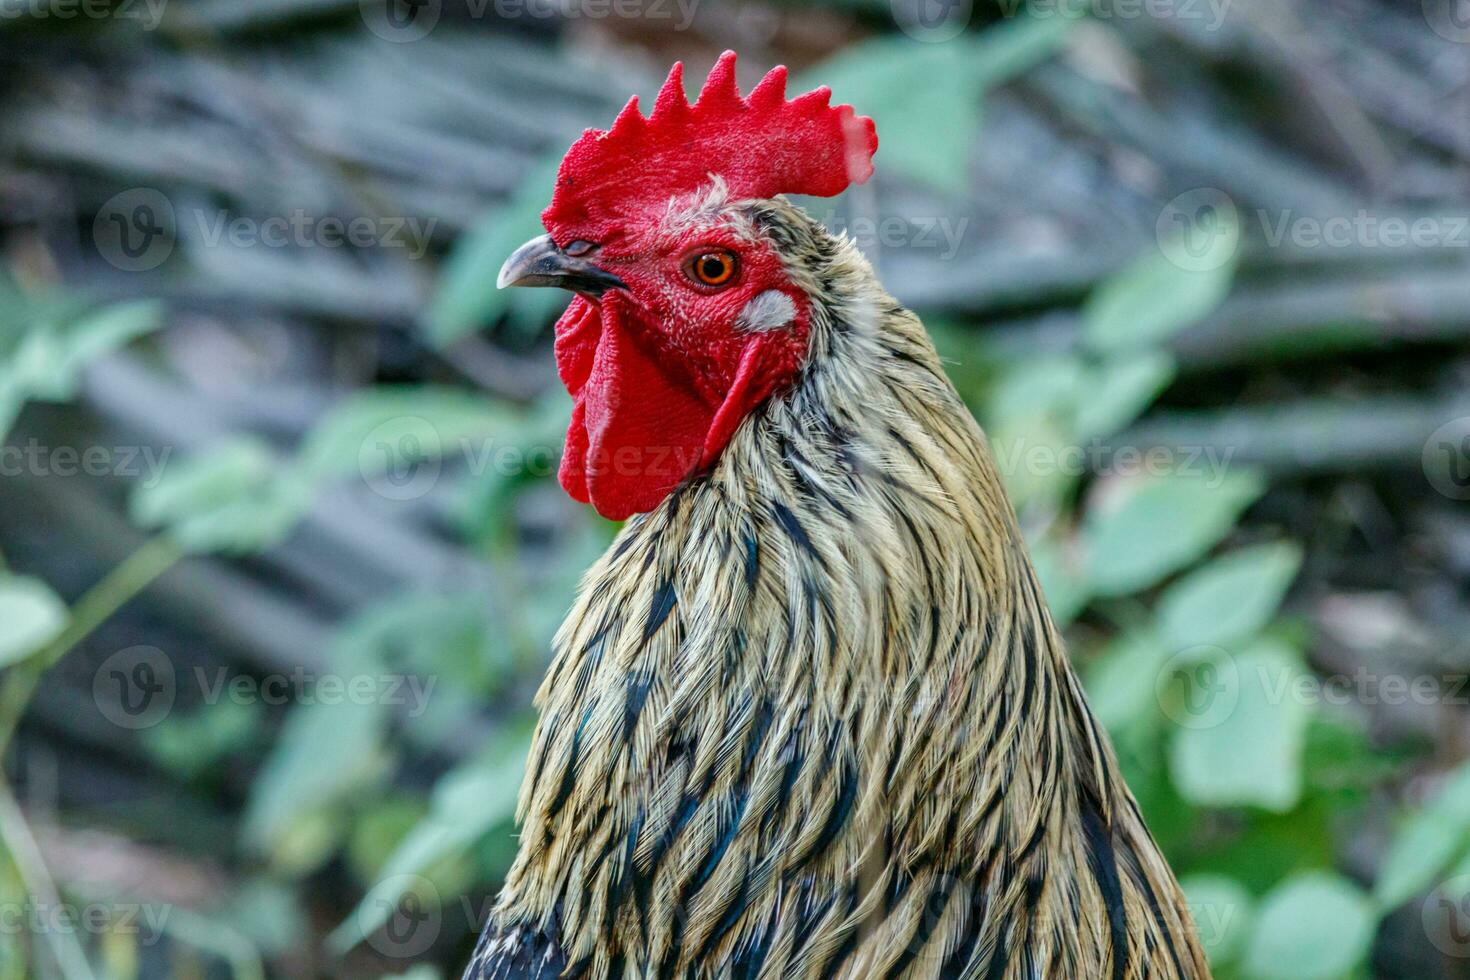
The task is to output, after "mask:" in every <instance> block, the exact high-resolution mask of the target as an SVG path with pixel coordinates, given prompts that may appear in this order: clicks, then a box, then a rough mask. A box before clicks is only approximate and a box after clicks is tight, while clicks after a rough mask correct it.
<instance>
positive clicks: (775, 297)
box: [735, 289, 796, 332]
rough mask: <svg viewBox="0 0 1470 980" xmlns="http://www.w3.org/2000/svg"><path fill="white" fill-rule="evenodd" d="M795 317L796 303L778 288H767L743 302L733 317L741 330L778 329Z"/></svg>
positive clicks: (761, 330)
mask: <svg viewBox="0 0 1470 980" xmlns="http://www.w3.org/2000/svg"><path fill="white" fill-rule="evenodd" d="M794 319H796V304H795V303H793V302H791V297H790V296H787V295H786V294H785V293H783V292H781V290H779V289H767V290H766V291H765V292H763V293H761V294H760V295H758V296H756V297H755V299H753V300H751V301H750V302H749V303H746V304H745V309H743V310H741V311H740V315H739V316H738V317H736V318H735V325H736V326H737V327H739V328H740V329H741V330H750V331H755V332H764V331H768V330H778V329H780V328H781V327H784V326H786V324H788V323H790V322H791V321H792V320H794Z"/></svg>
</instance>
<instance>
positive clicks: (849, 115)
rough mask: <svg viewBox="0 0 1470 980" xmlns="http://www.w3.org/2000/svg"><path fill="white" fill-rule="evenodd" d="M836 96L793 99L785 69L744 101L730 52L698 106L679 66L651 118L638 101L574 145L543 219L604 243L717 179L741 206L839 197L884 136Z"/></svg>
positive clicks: (866, 168)
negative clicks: (613, 229) (632, 221)
mask: <svg viewBox="0 0 1470 980" xmlns="http://www.w3.org/2000/svg"><path fill="white" fill-rule="evenodd" d="M831 97H832V93H831V91H830V90H829V89H827V88H826V86H823V87H822V88H819V89H817V90H815V91H813V92H808V93H807V94H805V95H802V96H798V97H797V98H795V99H792V100H790V101H787V100H786V69H785V68H784V67H776V68H772V69H771V71H770V73H769V74H767V75H766V77H765V78H764V79H762V80H761V83H760V84H759V85H757V86H756V87H755V88H754V89H753V90H752V91H751V93H750V95H749V96H748V97H742V96H741V95H740V89H739V87H738V86H737V85H736V83H735V52H733V51H726V52H725V53H724V54H722V55H720V60H719V61H717V62H716V63H715V67H714V68H713V69H712V70H711V71H710V73H709V78H708V79H706V81H705V83H704V89H703V90H702V91H701V92H700V93H699V99H698V100H697V101H696V102H695V103H694V105H692V106H691V105H689V104H688V102H686V101H685V98H684V68H683V65H681V64H678V63H675V65H674V67H673V69H672V70H671V71H670V72H669V77H668V80H667V81H665V82H664V85H663V88H662V89H661V90H660V91H659V93H658V101H657V102H656V103H655V104H654V107H653V115H652V116H651V117H649V118H646V119H645V118H644V117H643V114H642V113H641V112H639V111H638V97H637V96H634V97H633V98H632V99H630V100H629V102H628V104H627V106H626V107H624V109H623V111H622V112H621V113H619V115H618V118H617V121H616V122H614V123H613V127H612V129H610V130H606V131H603V130H599V129H589V130H587V131H586V132H585V133H583V134H582V136H581V138H580V139H578V140H577V142H575V143H573V144H572V148H571V149H570V150H568V151H567V155H566V156H565V157H564V158H563V159H562V162H561V169H560V171H558V173H557V177H556V191H555V193H554V194H553V195H552V198H551V206H550V207H548V208H547V209H546V210H545V211H543V212H542V214H541V220H542V222H543V223H544V224H545V225H546V227H547V229H548V230H549V231H551V232H553V234H556V233H557V232H558V231H562V232H565V233H567V234H569V235H574V236H575V237H580V238H596V237H600V236H601V234H602V233H603V232H604V231H605V230H606V228H607V226H608V225H611V224H616V223H619V222H621V221H623V220H626V218H627V217H628V216H629V215H630V214H636V213H640V212H647V211H649V210H654V209H656V210H658V211H662V210H663V208H664V207H665V205H666V204H667V203H668V200H669V198H670V197H672V196H673V195H675V194H682V193H688V192H689V191H693V190H696V189H697V188H699V187H701V186H702V185H704V184H705V183H706V182H708V181H709V179H710V177H711V176H712V175H718V176H719V177H721V178H723V179H724V181H725V183H726V185H727V186H728V187H729V188H730V193H731V197H732V199H734V200H741V199H745V198H764V197H773V196H775V195H777V194H810V195H813V196H817V197H830V196H832V195H834V194H840V193H842V191H844V190H846V189H847V186H848V185H849V184H853V183H857V184H861V183H862V182H863V181H865V180H867V179H868V177H870V176H871V175H872V173H873V154H874V153H875V152H877V149H878V135H877V132H876V131H875V130H874V128H873V120H871V119H868V118H867V117H865V116H859V115H856V114H854V112H853V109H852V106H849V105H839V106H833V105H829V101H830V99H831ZM557 237H558V238H560V237H561V236H560V235H557ZM563 244H565V243H563Z"/></svg>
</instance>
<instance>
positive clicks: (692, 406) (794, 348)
mask: <svg viewBox="0 0 1470 980" xmlns="http://www.w3.org/2000/svg"><path fill="white" fill-rule="evenodd" d="M553 233H554V234H555V237H556V239H557V241H558V243H559V244H561V245H562V246H563V247H565V246H566V245H567V244H569V243H570V241H572V240H574V239H573V238H572V237H571V236H570V235H569V234H568V232H567V231H566V230H564V229H553ZM564 236H567V237H565V238H564ZM712 250H725V251H728V252H730V253H733V254H734V255H735V256H736V259H737V263H738V267H737V271H736V274H735V276H734V277H733V278H732V279H731V281H730V282H729V283H726V284H724V285H722V286H719V287H712V286H707V285H703V284H701V283H700V282H698V281H697V280H696V279H694V278H692V276H691V275H690V273H689V271H688V265H689V261H690V260H691V259H692V258H693V257H694V256H697V255H699V254H701V253H703V252H708V251H712ZM588 257H589V258H591V259H592V260H593V261H595V262H596V263H597V264H598V265H599V266H601V267H602V268H604V269H606V270H607V271H609V272H612V273H614V274H616V275H617V276H618V277H620V278H621V279H622V280H623V282H625V283H626V284H627V288H626V289H612V290H609V291H608V292H606V293H604V294H603V295H602V296H601V297H600V298H599V299H591V298H588V297H586V296H578V297H577V298H575V299H574V300H572V303H571V305H570V306H569V307H568V308H567V311H566V313H564V314H563V315H562V317H561V319H560V320H559V321H558V322H557V325H556V360H557V368H558V371H559V372H560V374H561V379H562V382H563V383H564V384H565V385H566V387H567V390H568V391H569V392H571V394H572V398H573V400H574V402H575V408H574V410H573V412H572V421H571V426H570V428H569V429H568V431H567V441H566V452H565V454H564V455H563V457H562V463H561V473H560V477H561V483H562V486H563V487H565V488H566V490H567V492H568V493H569V494H571V495H572V496H573V497H574V498H576V499H577V500H580V501H583V502H586V503H590V504H591V505H592V506H593V507H595V508H596V509H597V512H598V513H600V514H602V515H603V516H604V517H607V518H610V519H612V520H623V519H625V518H627V517H630V516H631V515H633V514H637V513H643V512H645V511H649V510H652V509H653V508H654V507H656V506H658V504H659V503H660V502H662V501H663V500H664V498H665V497H667V496H668V495H669V493H670V492H672V491H673V490H674V488H675V487H677V486H678V485H679V484H680V483H682V482H683V481H684V480H685V479H686V478H688V477H690V476H692V475H695V474H698V473H702V472H704V471H706V470H708V469H709V468H710V467H712V466H713V465H714V464H715V462H716V461H717V460H718V459H719V456H720V453H721V452H722V451H723V450H724V448H725V446H726V445H727V444H728V443H729V441H730V438H731V436H733V435H734V433H735V430H736V429H737V428H738V427H739V425H740V423H741V422H743V421H744V420H745V419H746V417H747V416H749V415H750V413H751V412H752V411H753V410H754V409H755V408H757V407H758V406H759V405H760V404H761V403H762V402H763V401H765V400H766V398H768V397H769V396H770V395H771V394H772V393H773V392H775V391H777V390H778V389H781V388H783V387H784V386H786V385H787V384H789V383H790V382H791V380H792V378H793V377H794V376H795V375H796V373H797V371H798V370H800V368H801V364H802V360H803V357H804V355H805V353H806V347H807V334H808V327H809V315H810V304H809V302H808V300H807V297H806V295H805V293H804V292H803V291H802V290H800V289H799V288H798V287H796V286H795V285H794V284H793V283H792V282H791V280H790V278H789V277H788V276H787V274H786V271H785V269H784V267H783V266H782V264H781V260H780V259H779V258H778V257H777V256H776V255H775V254H774V252H772V251H771V249H770V248H769V247H768V246H767V245H766V244H765V243H763V242H758V241H751V240H750V239H748V238H742V237H740V236H737V235H736V234H735V233H734V232H733V231H732V230H730V229H729V228H726V227H719V226H716V227H712V228H696V229H690V230H688V231H684V232H681V233H679V234H676V235H670V234H667V233H661V232H659V231H656V230H653V229H650V230H649V231H647V232H645V233H643V234H642V235H639V234H638V233H636V232H632V233H630V232H627V231H623V232H621V233H619V234H618V235H616V236H615V240H609V241H606V242H604V243H603V244H602V247H601V248H600V249H599V250H598V251H596V252H594V253H592V254H591V255H589V256H588ZM771 289H776V290H780V291H781V292H783V293H785V294H786V295H787V296H788V297H790V299H791V301H792V303H793V305H794V307H795V310H796V316H795V317H794V318H793V319H792V321H791V322H790V323H788V324H786V325H785V326H780V327H776V328H775V329H772V330H765V331H751V330H746V329H744V328H742V327H740V326H738V325H737V320H738V318H739V316H740V312H741V311H742V310H743V309H745V307H746V304H748V303H749V302H750V301H751V300H752V299H754V298H755V297H756V296H758V295H760V294H761V293H763V292H765V291H767V290H771Z"/></svg>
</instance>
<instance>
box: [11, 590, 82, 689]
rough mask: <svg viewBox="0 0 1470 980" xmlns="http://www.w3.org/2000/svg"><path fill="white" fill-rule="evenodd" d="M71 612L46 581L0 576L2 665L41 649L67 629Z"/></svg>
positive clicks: (14, 661) (22, 658) (16, 660)
mask: <svg viewBox="0 0 1470 980" xmlns="http://www.w3.org/2000/svg"><path fill="white" fill-rule="evenodd" d="M70 618H71V614H70V612H68V610H67V608H66V603H64V602H62V601H61V599H60V598H59V597H57V595H56V593H55V592H53V591H51V587H50V586H48V585H47V584H46V583H45V582H42V581H41V580H39V579H34V578H20V577H15V576H7V577H0V667H8V666H10V665H11V664H13V663H16V662H18V661H20V660H24V659H25V658H26V657H28V656H30V655H31V654H33V653H35V652H36V651H37V650H40V649H41V648H42V647H44V646H46V645H47V644H48V643H50V642H52V641H53V640H55V639H56V638H57V637H58V636H60V635H61V633H62V631H63V630H65V629H66V624H67V622H68V621H69V620H70Z"/></svg>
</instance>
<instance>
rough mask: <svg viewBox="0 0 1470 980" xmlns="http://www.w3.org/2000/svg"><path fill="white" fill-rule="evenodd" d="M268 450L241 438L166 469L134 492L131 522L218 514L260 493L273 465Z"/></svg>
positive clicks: (153, 523) (154, 524)
mask: <svg viewBox="0 0 1470 980" xmlns="http://www.w3.org/2000/svg"><path fill="white" fill-rule="evenodd" d="M277 465H278V464H277V461H276V458H275V455H274V454H273V453H272V452H271V450H270V447H269V446H267V445H265V444H264V443H262V442H261V441H260V440H258V439H253V438H242V439H236V440H234V441H232V442H227V443H225V444H223V445H221V446H217V447H215V448H214V449H212V450H210V451H209V452H207V453H203V454H201V455H199V456H195V457H193V458H191V459H187V460H184V461H181V462H173V463H171V464H170V465H168V466H167V467H166V468H165V469H164V471H163V474H162V476H161V478H160V479H159V480H158V482H156V483H154V484H151V485H148V484H143V485H140V486H139V487H138V488H137V490H135V491H134V492H133V497H132V504H131V510H132V516H133V520H134V521H135V522H137V523H139V524H143V525H145V526H148V527H161V526H164V525H167V524H174V523H178V522H180V521H185V520H190V519H193V518H197V517H200V516H202V515H206V514H209V513H212V512H214V511H218V510H220V509H222V508H224V507H227V506H229V505H231V504H234V503H236V502H237V501H239V500H240V499H241V498H242V497H245V496H247V495H253V494H258V493H259V492H260V490H261V488H262V487H263V486H264V485H265V483H266V482H267V480H269V478H270V476H271V473H272V471H273V470H275V468H276V467H277Z"/></svg>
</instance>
